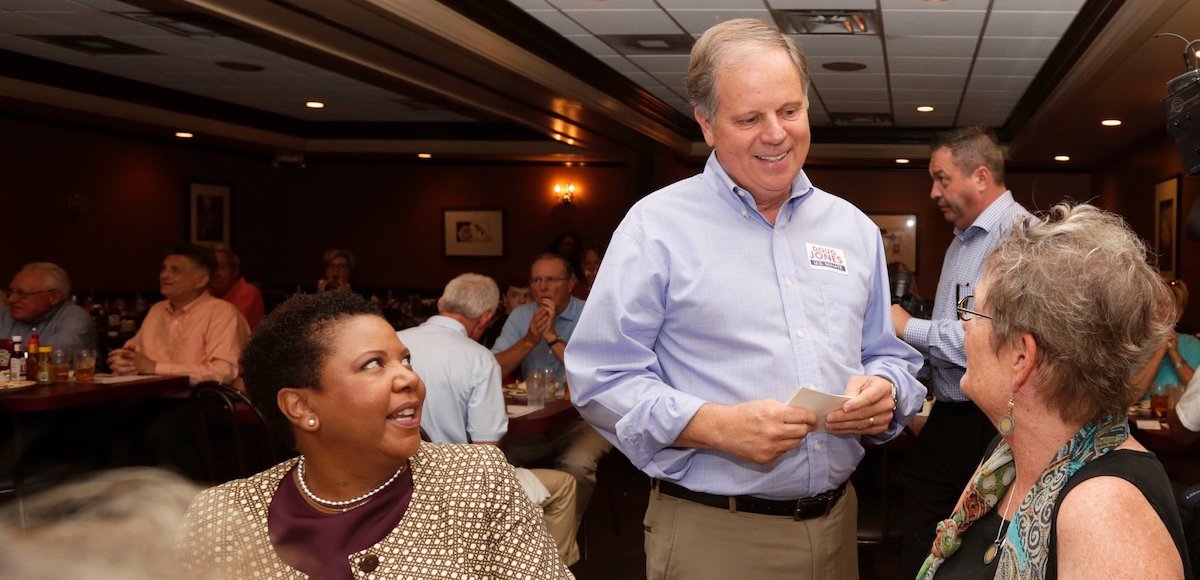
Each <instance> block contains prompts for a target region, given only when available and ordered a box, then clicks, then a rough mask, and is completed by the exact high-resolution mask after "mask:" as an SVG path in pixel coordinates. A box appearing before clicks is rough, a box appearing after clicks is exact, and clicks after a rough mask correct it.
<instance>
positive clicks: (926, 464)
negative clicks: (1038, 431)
mask: <svg viewBox="0 0 1200 580" xmlns="http://www.w3.org/2000/svg"><path fill="white" fill-rule="evenodd" d="M930 148H931V149H932V152H933V154H932V156H931V157H930V159H929V175H930V177H932V178H933V188H932V189H931V190H930V192H929V197H930V198H931V199H933V201H934V202H935V203H937V206H938V209H939V210H941V212H942V216H943V217H945V218H946V221H948V222H950V223H951V224H953V225H954V241H952V242H950V248H949V249H948V250H946V258H945V261H944V262H943V263H942V276H941V278H940V279H939V280H938V288H937V296H936V298H935V299H934V304H933V318H932V320H923V319H919V318H912V317H910V316H909V315H908V313H907V312H905V311H904V309H903V308H900V306H899V305H896V306H892V320H893V322H894V323H895V324H896V334H897V335H898V336H900V337H902V338H903V339H904V340H905V341H906V342H908V343H909V344H911V345H913V346H915V347H917V349H918V350H920V351H921V352H922V353H924V354H925V355H926V356H927V357H928V358H929V366H930V369H931V370H932V376H933V392H934V396H935V398H936V400H937V401H936V402H935V403H934V405H933V410H932V411H931V412H930V414H929V420H928V421H926V423H925V426H924V427H923V428H922V429H921V433H920V435H919V436H918V437H917V444H916V447H915V448H914V449H913V451H912V453H911V454H910V457H909V460H908V461H906V462H905V464H904V468H903V470H902V475H903V479H904V498H905V503H904V505H905V511H906V514H905V516H906V517H905V521H906V522H909V524H910V525H912V529H911V531H909V532H907V533H906V534H905V536H904V542H903V548H902V549H903V562H902V564H903V566H904V573H905V575H908V576H915V575H916V574H917V571H918V570H920V568H921V563H922V562H924V561H925V556H927V555H929V548H930V547H931V546H932V545H933V538H934V534H935V532H936V527H937V523H938V522H939V521H940V520H941V519H942V518H945V517H946V514H949V513H950V512H952V511H953V510H954V505H955V503H956V502H957V501H958V496H959V495H961V494H962V490H963V487H965V486H966V484H967V480H968V479H970V477H971V475H972V474H973V473H974V472H975V468H976V467H977V466H978V465H979V461H980V460H981V459H982V458H983V453H984V451H985V450H986V449H987V446H988V444H989V443H991V441H992V439H994V438H995V437H996V428H995V427H994V426H993V425H992V422H991V421H990V420H989V419H988V418H987V416H986V415H984V414H983V411H980V410H979V408H978V407H976V406H975V404H974V403H972V402H971V400H970V399H969V398H968V397H967V396H966V395H965V394H963V392H962V389H960V388H959V386H958V382H959V380H960V379H962V376H963V373H964V372H966V364H967V357H966V354H965V353H964V351H963V325H962V322H960V321H959V320H958V314H957V311H956V310H955V306H956V305H957V304H958V302H959V301H961V300H970V297H971V296H972V295H973V294H974V293H975V283H976V282H978V281H979V275H980V273H981V272H982V269H983V261H984V259H985V258H987V256H988V254H990V253H991V252H992V249H994V248H995V247H996V246H997V245H998V244H999V243H1000V242H1001V241H1002V240H1003V239H1004V237H1005V236H1007V235H1008V232H1009V231H1010V230H1011V229H1012V224H1013V220H1014V219H1016V218H1018V217H1020V216H1028V215H1029V212H1027V211H1025V208H1023V207H1021V204H1019V203H1017V202H1016V201H1014V200H1013V196H1012V192H1011V191H1008V188H1007V187H1005V185H1004V153H1003V151H1001V150H1000V144H999V143H997V142H996V138H995V136H993V135H992V134H991V133H989V132H987V131H986V130H984V129H982V128H979V127H965V128H961V129H955V130H953V131H948V132H945V133H941V134H939V135H937V136H936V137H935V138H934V141H933V144H932V145H931V147H930ZM967 308H973V307H972V306H970V305H968V306H967Z"/></svg>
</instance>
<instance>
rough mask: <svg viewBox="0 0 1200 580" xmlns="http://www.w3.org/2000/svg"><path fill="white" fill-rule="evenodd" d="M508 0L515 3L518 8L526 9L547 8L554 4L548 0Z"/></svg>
mask: <svg viewBox="0 0 1200 580" xmlns="http://www.w3.org/2000/svg"><path fill="white" fill-rule="evenodd" d="M508 1H509V2H511V3H513V4H514V5H515V6H516V7H517V8H522V9H525V10H545V9H547V8H553V6H550V5H549V4H547V3H546V0H508Z"/></svg>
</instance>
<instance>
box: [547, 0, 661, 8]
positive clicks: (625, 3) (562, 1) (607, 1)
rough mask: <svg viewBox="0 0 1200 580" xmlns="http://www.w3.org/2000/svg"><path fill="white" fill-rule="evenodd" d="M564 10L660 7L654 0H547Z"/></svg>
mask: <svg viewBox="0 0 1200 580" xmlns="http://www.w3.org/2000/svg"><path fill="white" fill-rule="evenodd" d="M547 2H550V3H551V4H553V5H555V6H556V7H558V8H561V9H563V10H630V9H642V10H649V9H652V8H658V6H657V5H655V3H654V0H599V1H598V0H547Z"/></svg>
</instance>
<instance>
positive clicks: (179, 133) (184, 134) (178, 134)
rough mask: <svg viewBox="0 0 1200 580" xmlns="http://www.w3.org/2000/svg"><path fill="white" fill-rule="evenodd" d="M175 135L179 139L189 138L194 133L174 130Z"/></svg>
mask: <svg viewBox="0 0 1200 580" xmlns="http://www.w3.org/2000/svg"><path fill="white" fill-rule="evenodd" d="M175 136H176V137H179V138H180V139H191V138H192V137H195V135H193V134H191V133H188V132H187V131H176V132H175Z"/></svg>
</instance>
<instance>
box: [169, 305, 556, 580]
mask: <svg viewBox="0 0 1200 580" xmlns="http://www.w3.org/2000/svg"><path fill="white" fill-rule="evenodd" d="M242 376H243V377H244V378H245V380H246V387H247V390H248V393H249V395H250V398H251V400H252V401H253V402H254V403H255V405H256V406H258V407H259V408H260V409H262V410H263V411H264V412H266V413H267V416H268V417H269V419H270V420H272V421H274V422H275V423H277V424H278V425H279V426H281V427H282V432H283V433H284V434H285V435H291V436H292V437H293V438H294V441H295V445H296V448H297V449H298V450H299V451H300V457H298V458H293V459H289V460H287V461H285V462H283V463H281V464H279V465H277V466H275V467H272V468H271V469H268V470H267V471H264V472H262V473H259V474H257V475H254V476H252V477H249V478H247V479H241V480H235V481H231V482H229V483H226V484H224V485H221V486H218V487H216V488H213V489H209V490H207V491H204V492H202V493H201V494H200V496H199V497H198V498H197V499H196V502H195V503H194V504H193V505H192V507H191V509H190V511H189V512H188V517H187V521H186V524H185V526H184V531H183V535H182V537H181V541H180V544H181V553H182V556H183V562H184V564H185V565H187V566H189V567H190V568H192V569H194V570H196V571H199V572H201V573H203V574H206V575H209V574H211V575H215V576H216V577H225V578H303V577H305V576H307V577H309V578H317V579H325V578H340V579H349V578H355V577H366V576H368V575H369V576H370V577H372V578H448V577H457V578H465V577H471V578H570V577H571V574H570V572H568V571H567V569H566V567H564V566H563V565H562V564H561V562H560V561H559V559H558V552H557V549H556V548H555V545H554V542H553V541H552V540H551V539H550V536H549V534H547V533H546V527H545V525H544V524H543V523H542V517H541V513H539V511H538V510H537V508H536V507H535V506H534V505H533V504H532V503H530V502H529V500H528V499H527V498H526V496H525V492H524V491H522V490H521V487H520V486H519V485H518V484H517V481H516V479H515V477H514V476H513V468H512V466H510V465H509V464H508V462H507V461H505V459H504V456H503V455H502V454H501V453H500V451H499V450H498V449H496V448H495V447H491V446H486V445H434V444H429V443H423V442H422V441H421V436H420V432H419V424H420V420H421V403H422V401H423V400H424V398H425V385H424V384H423V383H422V382H421V379H420V378H419V377H418V376H417V375H416V374H415V373H414V372H413V371H412V367H411V366H410V360H409V352H408V348H407V347H405V346H404V344H402V343H401V342H400V339H399V338H397V337H396V332H395V331H394V330H392V327H391V325H389V324H388V322H387V321H386V320H384V318H383V317H382V316H381V315H380V314H379V310H378V308H377V307H376V306H374V305H372V304H370V303H369V302H367V301H366V300H364V299H363V298H362V297H360V296H358V295H356V294H354V293H351V292H326V293H324V294H318V295H297V296H294V297H292V298H291V299H289V300H288V301H287V302H285V303H284V304H282V305H281V306H279V308H277V309H276V310H275V311H274V312H272V313H271V315H270V316H268V317H267V318H266V319H265V320H264V321H263V323H262V324H261V325H260V326H259V327H258V329H256V330H255V332H254V335H253V336H252V337H251V339H250V342H249V344H247V345H246V350H245V352H244V353H243V355H242Z"/></svg>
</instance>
